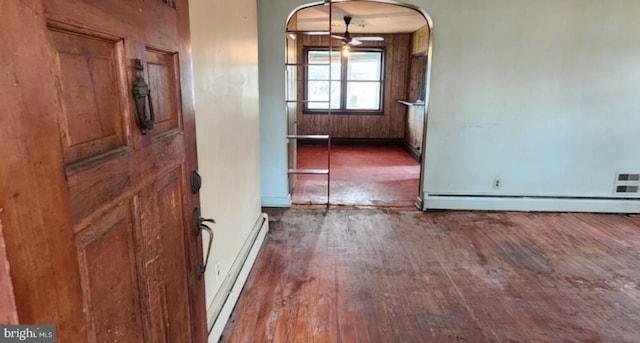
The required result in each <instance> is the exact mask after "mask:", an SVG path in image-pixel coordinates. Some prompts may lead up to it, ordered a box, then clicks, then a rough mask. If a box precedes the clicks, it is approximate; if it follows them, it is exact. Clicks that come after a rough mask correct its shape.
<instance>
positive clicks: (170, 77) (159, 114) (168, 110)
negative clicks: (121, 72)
mask: <svg viewBox="0 0 640 343" xmlns="http://www.w3.org/2000/svg"><path fill="white" fill-rule="evenodd" d="M145 57H146V61H147V68H146V70H147V79H148V80H149V86H150V87H151V96H152V99H153V108H154V111H155V115H156V124H155V128H154V130H153V133H154V134H155V135H158V134H162V133H164V132H166V131H169V130H171V129H178V128H180V121H181V116H180V110H179V108H180V103H179V101H180V99H179V97H178V96H177V95H178V94H179V93H178V91H177V89H178V87H179V82H178V80H179V76H178V68H177V61H178V55H177V54H175V53H171V52H165V51H158V50H152V49H148V48H147V50H146V52H145Z"/></svg>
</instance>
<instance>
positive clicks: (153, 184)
mask: <svg viewBox="0 0 640 343" xmlns="http://www.w3.org/2000/svg"><path fill="white" fill-rule="evenodd" d="M2 8H3V10H4V11H5V13H7V14H8V15H9V17H10V18H11V20H5V21H2V23H1V24H0V28H2V29H3V40H2V44H3V45H2V52H1V53H0V56H1V57H2V60H3V61H7V63H6V64H3V65H2V67H1V68H2V72H1V73H0V76H1V77H2V81H3V82H2V85H1V86H0V87H2V92H1V93H2V94H3V96H2V97H0V109H1V110H2V113H4V114H5V115H3V116H1V118H0V123H1V124H2V125H1V126H0V147H1V148H2V149H3V151H4V154H3V164H2V172H1V173H0V207H2V208H4V212H3V213H2V214H0V216H2V217H1V218H0V219H2V221H3V223H4V229H5V238H6V243H7V256H8V260H9V263H10V265H11V273H12V277H13V284H14V286H15V287H14V292H15V300H16V305H17V311H18V316H19V320H20V322H21V323H24V324H55V325H56V326H57V335H58V340H59V341H62V342H115V341H127V342H142V341H145V342H147V341H148V342H151V341H153V342H162V341H167V342H168V341H170V342H183V341H184V342H187V341H188V342H192V341H193V342H204V341H206V337H207V331H206V313H205V300H204V283H203V281H202V280H198V277H197V276H198V274H197V267H196V266H197V263H198V262H199V261H201V258H202V245H201V240H200V238H199V237H198V236H196V235H195V234H194V228H193V227H192V225H193V221H192V218H191V213H192V210H193V208H194V206H197V205H198V203H199V199H198V195H197V194H191V192H190V191H189V190H190V188H189V184H190V180H189V175H190V171H191V170H194V169H197V161H196V148H195V123H194V118H193V117H194V112H193V89H192V71H191V64H190V63H191V62H190V55H189V49H190V47H189V44H190V41H189V22H188V7H187V1H186V0H180V1H176V2H175V8H173V7H171V6H166V5H165V4H164V3H162V2H161V1H143V0H133V1H109V2H95V1H90V2H87V1H79V0H77V1H74V0H65V1H62V0H51V1H42V2H40V1H32V2H5V1H3V2H2ZM137 58H140V59H142V60H143V61H144V63H145V66H146V67H147V71H148V73H147V74H146V75H145V76H146V78H147V79H150V80H151V82H150V84H151V86H152V87H154V88H152V89H153V92H154V101H155V102H154V105H156V106H157V108H158V109H159V112H158V129H159V132H153V133H152V134H147V135H143V134H142V133H141V131H140V129H139V127H138V125H137V122H136V119H135V116H133V115H131V113H133V101H132V100H131V99H130V98H131V96H132V94H131V84H132V82H133V80H134V78H135V70H134V68H133V67H134V60H135V59H137ZM147 82H149V80H147ZM5 95H6V96H5ZM183 100H184V101H183ZM67 110H68V111H67ZM114 137H115V138H114ZM143 242H144V243H143ZM168 242H170V243H168ZM149 256H151V257H149ZM143 266H144V267H146V268H147V269H144V268H143ZM158 271H160V272H158ZM150 299H152V301H150ZM156 299H159V300H158V301H155V300H156ZM154 301H155V302H154ZM156 305H157V306H156Z"/></svg>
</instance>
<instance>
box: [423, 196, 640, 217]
mask: <svg viewBox="0 0 640 343" xmlns="http://www.w3.org/2000/svg"><path fill="white" fill-rule="evenodd" d="M423 199H424V202H423V207H422V209H423V210H424V211H426V210H429V209H439V210H483V211H525V212H600V213H640V199H597V198H553V197H548V198H547V197H492V196H449V195H447V196H442V195H429V194H424V196H423Z"/></svg>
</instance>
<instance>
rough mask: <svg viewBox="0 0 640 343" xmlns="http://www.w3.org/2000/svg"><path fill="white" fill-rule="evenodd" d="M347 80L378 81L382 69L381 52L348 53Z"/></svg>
mask: <svg viewBox="0 0 640 343" xmlns="http://www.w3.org/2000/svg"><path fill="white" fill-rule="evenodd" d="M347 67H348V76H347V80H366V81H379V80H380V70H381V69H382V52H379V51H374V52H357V51H354V52H352V53H350V54H349V62H348V64H347Z"/></svg>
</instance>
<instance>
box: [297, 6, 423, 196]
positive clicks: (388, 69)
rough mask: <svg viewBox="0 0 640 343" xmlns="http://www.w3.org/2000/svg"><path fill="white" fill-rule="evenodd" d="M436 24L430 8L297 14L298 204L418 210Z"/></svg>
mask: <svg viewBox="0 0 640 343" xmlns="http://www.w3.org/2000/svg"><path fill="white" fill-rule="evenodd" d="M432 26H433V25H432V22H431V20H430V18H429V15H428V14H427V13H426V12H425V11H424V10H422V9H419V8H415V7H413V6H410V5H405V4H400V3H395V2H374V1H341V2H336V3H334V2H325V3H310V4H307V5H304V6H301V7H299V8H297V9H296V10H295V11H293V12H292V13H291V15H290V16H289V18H288V20H287V26H286V28H287V36H286V51H287V53H286V55H285V56H286V61H285V62H286V65H287V67H286V79H287V81H286V85H285V88H286V94H285V99H286V100H287V116H286V118H287V119H286V120H287V127H288V133H287V134H288V135H287V138H288V158H289V166H288V167H289V191H290V194H291V195H292V200H293V203H294V204H319V203H325V202H329V201H330V203H331V204H339V205H387V206H406V205H412V204H416V206H418V207H421V198H420V194H422V189H423V182H422V180H421V175H422V173H421V170H422V168H424V164H425V158H424V155H423V154H422V151H424V145H425V144H424V142H425V134H426V130H425V127H426V123H427V113H428V99H429V79H430V67H431V39H430V34H431V29H432ZM347 54H348V56H347ZM376 61H377V62H376ZM376 73H377V76H376ZM323 151H324V152H323ZM323 153H324V154H325V156H326V157H323V155H322V154H323ZM412 161H413V162H412Z"/></svg>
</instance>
